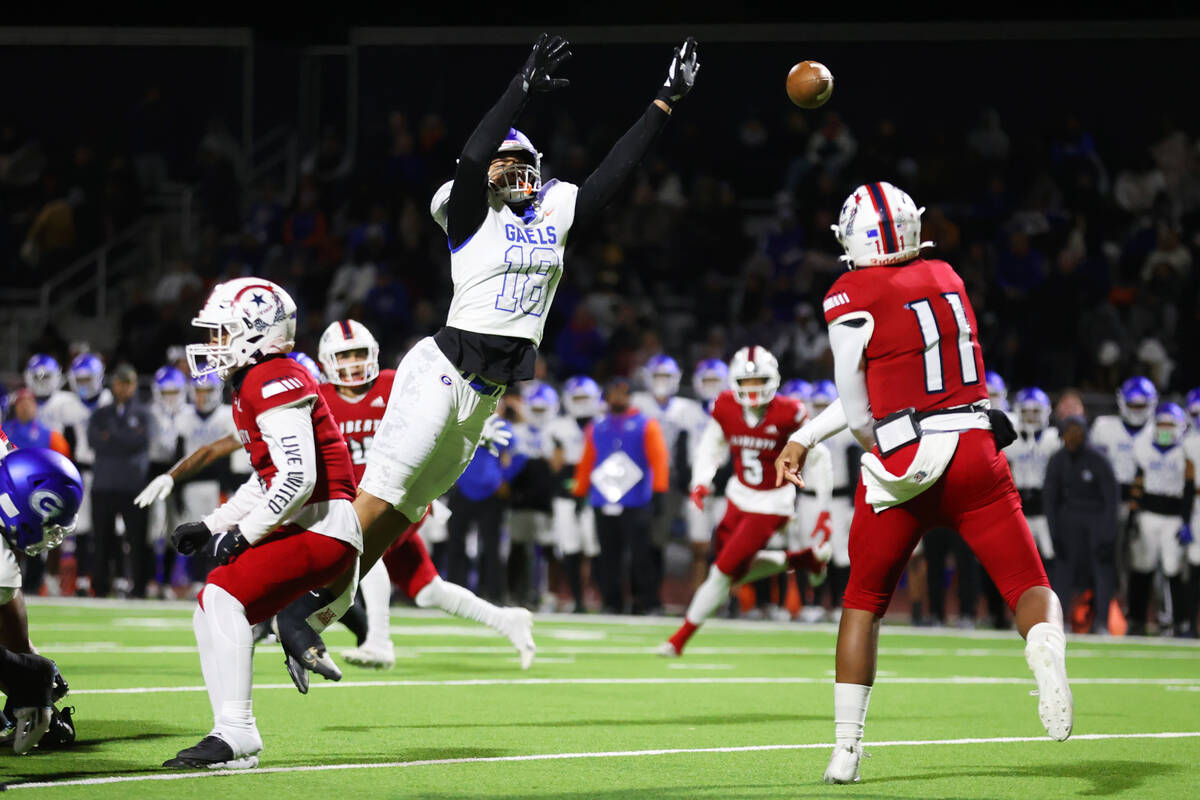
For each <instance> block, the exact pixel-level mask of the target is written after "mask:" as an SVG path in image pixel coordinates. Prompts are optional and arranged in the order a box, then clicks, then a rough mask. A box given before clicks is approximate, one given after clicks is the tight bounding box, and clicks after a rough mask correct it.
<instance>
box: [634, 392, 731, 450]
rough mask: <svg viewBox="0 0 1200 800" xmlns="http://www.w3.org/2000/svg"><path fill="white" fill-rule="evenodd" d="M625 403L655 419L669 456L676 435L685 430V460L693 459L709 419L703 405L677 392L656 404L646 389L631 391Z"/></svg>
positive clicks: (677, 438) (656, 401) (674, 443)
mask: <svg viewBox="0 0 1200 800" xmlns="http://www.w3.org/2000/svg"><path fill="white" fill-rule="evenodd" d="M629 402H630V404H631V405H633V407H634V408H636V409H637V410H638V411H640V412H642V414H644V415H645V416H646V417H647V418H648V419H656V420H658V424H659V426H660V427H661V428H662V432H663V439H665V440H666V442H667V452H668V453H670V454H671V455H672V457H673V456H674V453H675V445H676V443H677V442H678V441H679V436H680V434H682V433H684V432H685V431H686V432H687V434H688V441H687V458H688V463H692V462H694V461H695V460H696V459H695V455H696V447H697V445H699V443H700V437H701V435H702V434H703V433H704V429H705V428H707V427H708V421H709V419H711V417H710V416H709V414H708V412H707V411H705V410H704V406H702V405H701V404H700V403H699V402H697V401H696V400H692V399H691V398H690V397H680V396H678V395H673V396H672V397H671V398H669V399H668V400H667V402H666V405H660V404H659V402H658V400H657V399H656V398H655V397H654V395H653V394H651V393H650V392H634V393H633V397H631V398H630V399H629Z"/></svg>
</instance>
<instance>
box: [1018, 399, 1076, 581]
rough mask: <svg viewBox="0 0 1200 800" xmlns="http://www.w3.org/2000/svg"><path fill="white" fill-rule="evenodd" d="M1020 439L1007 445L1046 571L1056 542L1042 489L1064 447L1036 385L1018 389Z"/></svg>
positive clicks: (1046, 403) (1026, 514) (1025, 509)
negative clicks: (1052, 461) (1049, 466)
mask: <svg viewBox="0 0 1200 800" xmlns="http://www.w3.org/2000/svg"><path fill="white" fill-rule="evenodd" d="M1016 406H1017V407H1016V415H1017V425H1016V427H1017V439H1016V441H1014V442H1013V443H1012V444H1010V445H1009V446H1008V447H1006V448H1004V457H1005V458H1007V459H1008V468H1009V469H1010V470H1012V476H1013V483H1015V484H1016V485H1017V491H1018V492H1020V493H1021V511H1022V512H1024V514H1025V519H1026V520H1027V521H1028V522H1029V530H1030V531H1031V532H1032V533H1033V540H1034V541H1035V542H1037V546H1038V551H1039V552H1041V554H1042V563H1043V564H1045V565H1046V571H1047V572H1049V571H1050V570H1051V569H1052V566H1051V564H1052V562H1053V560H1054V543H1053V541H1051V539H1050V523H1049V522H1047V521H1046V511H1045V508H1043V506H1042V488H1043V487H1044V486H1045V485H1046V464H1048V463H1049V462H1050V456H1052V455H1054V454H1055V453H1056V452H1058V450H1059V448H1060V447H1062V440H1061V439H1059V437H1058V429H1057V428H1053V427H1051V426H1050V397H1049V396H1048V395H1047V394H1046V393H1045V392H1043V391H1042V390H1041V389H1039V388H1038V387H1036V386H1027V387H1025V388H1024V389H1020V390H1018V391H1017V397H1016Z"/></svg>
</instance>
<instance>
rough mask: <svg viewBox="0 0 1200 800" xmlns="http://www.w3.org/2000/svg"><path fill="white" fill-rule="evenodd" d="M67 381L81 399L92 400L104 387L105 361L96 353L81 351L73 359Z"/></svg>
mask: <svg viewBox="0 0 1200 800" xmlns="http://www.w3.org/2000/svg"><path fill="white" fill-rule="evenodd" d="M67 382H68V383H70V384H71V391H73V392H75V394H77V395H79V397H80V399H81V400H91V399H92V398H93V397H95V396H96V395H98V394H100V392H101V391H103V389H104V362H103V361H101V360H100V357H99V356H98V355H96V354H95V353H80V354H79V355H77V356H75V358H74V360H72V361H71V367H70V369H68V370H67Z"/></svg>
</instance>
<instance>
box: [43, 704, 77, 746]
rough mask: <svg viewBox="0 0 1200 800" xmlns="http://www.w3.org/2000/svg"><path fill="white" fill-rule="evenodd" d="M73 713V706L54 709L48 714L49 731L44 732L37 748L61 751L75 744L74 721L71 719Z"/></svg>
mask: <svg viewBox="0 0 1200 800" xmlns="http://www.w3.org/2000/svg"><path fill="white" fill-rule="evenodd" d="M74 713H75V707H74V706H63V707H62V708H61V709H58V708H56V709H54V711H52V712H51V714H50V730H48V731H46V735H45V736H43V737H42V741H41V743H40V744H38V748H39V749H41V750H62V749H63V748H67V747H70V746H71V745H73V744H75V720H74V719H72V718H71V717H72V715H73V714H74Z"/></svg>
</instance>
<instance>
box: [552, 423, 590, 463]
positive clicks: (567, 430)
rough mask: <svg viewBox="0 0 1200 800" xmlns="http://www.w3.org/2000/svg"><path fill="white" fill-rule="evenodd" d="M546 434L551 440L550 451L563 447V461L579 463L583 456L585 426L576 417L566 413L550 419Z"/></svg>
mask: <svg viewBox="0 0 1200 800" xmlns="http://www.w3.org/2000/svg"><path fill="white" fill-rule="evenodd" d="M546 436H547V438H548V439H549V441H550V451H551V452H554V450H555V449H556V448H559V447H561V448H562V451H563V461H564V462H565V463H567V464H578V463H579V461H580V459H582V458H583V448H584V439H585V437H584V434H583V428H581V427H579V423H577V422H576V421H575V418H574V417H570V416H567V415H565V414H563V415H560V416H557V417H555V418H554V419H552V420H550V424H549V425H547V426H546Z"/></svg>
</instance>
